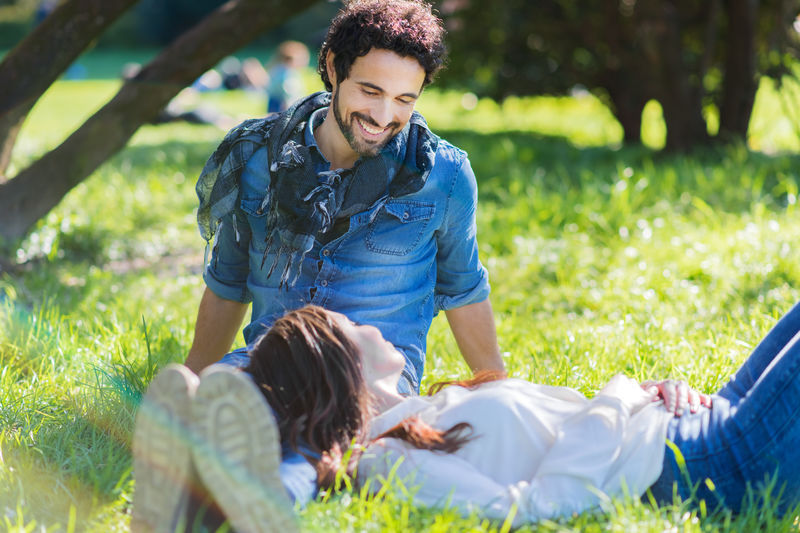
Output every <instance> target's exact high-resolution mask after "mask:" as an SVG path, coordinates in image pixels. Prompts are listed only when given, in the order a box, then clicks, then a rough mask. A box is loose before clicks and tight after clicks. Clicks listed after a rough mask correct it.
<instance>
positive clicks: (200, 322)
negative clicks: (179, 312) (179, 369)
mask: <svg viewBox="0 0 800 533" xmlns="http://www.w3.org/2000/svg"><path fill="white" fill-rule="evenodd" d="M248 305H249V304H246V303H241V302H235V301H232V300H226V299H224V298H220V297H219V296H217V295H216V294H214V292H213V291H212V290H211V289H209V288H208V287H206V290H205V292H203V298H202V299H201V300H200V308H199V309H198V311H197V322H196V323H195V326H194V341H193V342H192V347H191V349H190V350H189V355H188V356H187V357H186V366H187V367H189V369H191V370H192V371H193V372H195V373H198V374H199V373H200V371H201V370H203V369H204V368H205V367H207V366H208V365H211V364H213V363H216V362H217V361H219V360H220V359H221V358H222V356H223V355H225V354H226V353H228V350H230V348H231V345H232V344H233V340H234V339H235V338H236V334H237V333H238V332H239V328H240V327H241V325H242V320H243V319H244V315H245V313H246V312H247V307H248Z"/></svg>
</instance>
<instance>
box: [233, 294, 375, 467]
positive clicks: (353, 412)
mask: <svg viewBox="0 0 800 533" xmlns="http://www.w3.org/2000/svg"><path fill="white" fill-rule="evenodd" d="M246 371H247V372H249V373H250V374H251V375H252V377H253V379H254V381H255V382H256V384H257V385H258V386H259V387H260V389H261V392H262V393H263V394H264V397H265V398H266V400H267V402H268V403H269V405H270V406H271V407H272V409H273V410H274V411H275V415H276V418H277V422H278V429H279V430H280V435H281V440H283V441H284V442H288V443H289V445H290V446H291V447H292V448H294V449H296V450H298V451H301V452H302V450H303V447H301V446H300V444H302V445H303V446H304V447H307V448H308V449H309V450H310V451H311V452H313V453H314V454H317V455H322V454H323V453H325V452H327V451H329V450H332V449H335V448H339V449H342V450H344V449H347V448H348V447H349V446H350V442H351V441H352V439H353V437H355V436H357V435H358V434H359V433H360V432H361V429H362V428H363V427H364V425H365V423H366V420H367V419H368V416H369V413H370V395H369V392H368V390H367V388H366V382H365V381H364V375H363V371H362V368H361V358H360V357H359V354H358V350H357V349H356V346H355V345H354V344H353V343H352V341H350V339H349V338H347V336H346V335H345V334H344V333H343V332H342V330H341V329H340V328H339V327H338V326H337V325H336V323H335V322H334V321H333V318H332V317H331V315H330V314H329V313H328V312H327V311H325V310H324V309H322V308H320V307H316V306H306V307H303V308H301V309H298V310H296V311H292V312H289V313H287V314H286V315H284V316H283V317H281V318H280V319H278V320H277V321H276V322H275V324H274V325H273V326H272V327H271V328H270V329H269V331H267V333H266V334H264V335H263V336H262V337H260V338H259V339H258V340H257V341H256V343H255V346H254V347H253V348H252V350H251V352H250V364H249V366H248V367H247V368H246Z"/></svg>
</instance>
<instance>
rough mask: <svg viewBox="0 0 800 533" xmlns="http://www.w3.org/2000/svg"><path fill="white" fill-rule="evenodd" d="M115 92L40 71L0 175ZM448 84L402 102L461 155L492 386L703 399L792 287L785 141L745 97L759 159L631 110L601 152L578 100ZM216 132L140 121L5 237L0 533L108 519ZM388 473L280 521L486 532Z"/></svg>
mask: <svg viewBox="0 0 800 533" xmlns="http://www.w3.org/2000/svg"><path fill="white" fill-rule="evenodd" d="M118 84H119V82H117V81H115V80H106V81H88V82H59V83H58V84H56V86H55V87H54V88H53V89H52V90H51V91H50V92H49V93H48V94H47V95H46V97H45V99H44V100H43V101H42V102H41V104H40V105H39V106H37V108H36V110H35V111H34V114H33V115H32V117H31V119H30V120H29V121H28V122H27V123H26V124H25V127H24V129H23V132H22V138H21V140H20V145H19V146H20V150H19V151H18V152H17V153H16V154H15V165H16V168H19V167H20V166H23V165H25V164H26V163H27V162H29V161H30V160H31V159H32V158H33V157H35V156H37V155H38V154H40V153H41V152H42V151H44V150H46V149H48V148H50V147H52V146H54V145H56V144H57V143H58V142H60V139H62V138H63V137H64V136H65V135H66V134H67V133H68V132H69V130H70V129H71V128H73V127H74V126H75V125H77V124H80V122H81V121H82V120H83V119H84V118H85V117H86V116H87V115H88V114H89V113H91V112H92V110H93V109H96V108H97V106H98V105H100V103H102V102H103V101H104V100H105V99H107V98H108V97H109V96H111V95H112V94H113V93H114V91H115V90H116V88H117V87H118ZM762 94H763V95H765V96H763V97H762ZM462 96H463V95H461V94H460V93H454V92H439V91H436V90H430V91H426V92H425V94H424V95H423V97H422V100H421V101H420V110H421V111H422V112H423V113H424V114H425V115H426V117H427V118H428V120H429V122H430V124H431V126H432V127H433V129H434V130H435V131H436V132H437V133H440V134H441V135H442V136H443V137H444V138H446V139H448V140H449V141H451V142H452V143H453V144H455V145H457V146H459V147H461V148H464V149H465V150H467V151H468V152H469V155H470V161H471V164H472V166H473V168H474V170H475V173H476V176H477V178H478V183H479V206H478V238H479V242H480V254H481V259H482V261H483V263H484V265H486V267H487V268H488V270H489V273H490V279H491V282H492V296H491V298H492V303H493V307H494V310H495V314H496V319H497V326H498V337H499V340H500V344H501V348H502V350H503V352H504V358H505V361H506V364H507V366H508V368H509V370H510V372H511V374H512V375H515V376H517V377H522V378H529V379H533V380H535V381H538V382H542V383H547V384H552V385H568V386H571V387H575V388H577V389H579V390H580V391H582V392H584V393H587V394H593V393H594V392H595V391H596V390H597V389H598V388H600V386H602V385H603V384H604V382H605V381H606V380H607V379H608V378H609V377H611V376H612V375H614V374H616V373H618V372H625V373H627V374H630V375H632V376H634V377H637V378H641V379H644V378H651V377H666V376H671V377H677V378H684V379H687V380H689V381H690V382H692V383H694V384H696V385H698V386H699V388H700V389H703V390H706V391H712V390H715V389H716V388H717V387H719V386H720V385H721V384H722V383H724V381H725V380H726V379H727V376H728V375H729V374H730V373H731V372H732V371H733V369H735V368H736V367H737V365H738V364H739V363H740V362H741V361H742V360H743V359H744V358H745V357H746V355H747V354H748V353H749V352H750V350H751V349H752V348H753V346H754V345H755V343H756V342H757V341H758V340H759V338H760V337H761V336H762V335H763V334H764V333H765V332H766V331H767V330H768V329H769V328H770V327H771V326H772V325H773V324H774V322H775V320H776V318H777V317H778V316H780V314H782V313H783V312H784V311H786V310H787V309H788V308H789V307H790V306H791V305H792V304H793V303H794V302H796V301H797V300H798V299H800V246H797V243H798V242H800V227H799V226H798V224H797V222H796V221H797V215H798V207H797V200H798V198H797V197H798V186H800V170H798V169H800V156H798V155H797V154H796V153H790V152H786V153H783V152H782V151H784V150H790V149H792V147H796V146H797V144H792V143H796V142H797V137H796V132H795V133H791V132H790V131H789V129H787V127H786V124H785V121H783V118H782V115H781V112H780V105H779V104H776V103H775V101H774V97H771V96H770V95H769V93H768V92H767V91H766V90H765V89H763V87H762V93H759V100H758V102H757V112H756V115H755V117H754V123H753V124H754V125H753V127H752V128H751V130H752V131H751V138H750V144H751V147H754V148H763V149H764V150H765V151H768V152H770V153H772V152H776V153H777V155H769V154H765V153H758V152H752V151H749V150H747V149H746V148H745V147H744V146H731V147H725V148H714V149H709V150H703V151H698V152H696V153H693V154H689V155H666V154H660V153H658V152H656V151H654V150H653V149H652V147H654V146H658V143H659V142H661V143H663V129H661V130H659V127H660V126H659V123H658V120H660V118H659V116H658V115H659V110H658V109H657V108H655V107H653V106H649V107H648V109H647V110H646V116H647V117H648V118H646V119H645V126H644V131H645V140H646V143H647V144H648V145H649V146H650V147H648V146H640V147H622V146H619V142H620V139H621V135H622V133H621V130H620V129H619V126H618V125H617V124H616V122H614V121H613V118H611V115H610V114H609V113H608V112H607V110H605V109H604V108H603V107H602V106H601V105H600V103H599V101H597V100H596V99H595V98H593V97H591V96H588V95H584V96H581V97H579V98H538V99H532V98H525V99H508V100H507V101H505V102H504V103H502V104H496V103H494V102H490V101H488V100H478V101H474V100H473V99H470V98H466V99H464V98H463V97H462ZM203 98H204V100H203V101H204V102H208V103H212V104H214V105H218V106H220V107H221V108H223V109H224V110H225V112H227V113H230V114H232V115H236V114H237V113H247V114H251V115H258V114H260V113H261V112H262V110H263V105H262V104H263V102H260V101H259V100H258V98H255V97H252V96H251V95H246V94H243V93H237V92H232V93H215V94H209V95H204V96H203ZM465 105H466V106H467V107H468V108H469V109H468V108H467V107H465ZM762 115H766V117H765V118H763V119H762V118H760V117H761V116H762ZM662 126H663V124H662ZM773 126H774V127H773ZM223 135H224V131H222V130H220V129H217V128H214V127H210V126H191V125H186V124H169V125H166V126H147V127H144V128H142V129H141V130H140V131H139V132H138V133H137V134H136V135H135V137H134V139H133V142H132V144H131V145H130V146H129V147H127V148H126V149H125V150H123V151H122V152H120V153H119V154H117V155H116V156H115V157H114V158H112V159H111V160H110V161H109V162H107V163H106V164H105V165H103V166H102V167H101V168H100V169H99V170H98V171H97V172H95V173H94V174H93V175H92V176H91V177H90V178H89V179H87V180H86V181H84V182H83V183H81V184H80V185H79V186H77V187H76V188H75V189H74V190H73V191H71V192H70V194H69V195H68V196H67V197H66V198H65V199H64V200H63V201H62V202H61V203H60V204H59V205H58V207H57V208H56V209H54V210H53V211H52V212H51V213H50V214H49V215H48V216H47V217H45V219H44V220H42V221H41V222H40V223H39V224H38V225H37V226H36V228H35V229H34V230H33V232H32V233H31V234H30V235H29V236H28V237H27V238H26V239H25V240H24V241H23V242H22V243H21V245H20V247H19V251H17V252H16V257H15V258H14V259H15V260H16V261H17V263H18V264H17V265H16V268H17V270H16V271H14V272H13V273H0V369H1V370H0V455H2V459H0V513H4V515H3V516H5V520H6V522H3V518H2V517H0V529H2V527H3V526H4V525H7V524H9V523H11V524H13V525H16V524H18V523H19V524H21V527H20V528H19V529H20V530H24V527H27V526H30V524H33V523H34V522H35V524H34V526H31V527H29V529H35V530H37V531H38V530H42V531H63V530H66V529H67V528H68V525H69V524H70V523H74V524H76V530H91V531H112V530H115V531H116V530H119V531H122V530H124V529H125V528H126V527H127V521H128V514H127V513H128V511H129V504H130V500H131V498H132V494H133V489H134V482H133V480H132V479H131V475H130V451H129V440H130V435H131V432H132V425H133V417H134V414H135V408H136V405H137V403H138V401H139V398H140V395H141V393H142V391H143V390H145V389H146V387H147V384H148V383H149V381H150V380H151V379H152V377H153V375H154V374H155V373H156V372H157V371H158V369H160V368H162V367H163V366H164V365H166V364H167V363H169V362H171V361H182V360H183V359H184V357H185V354H186V352H187V351H188V348H189V345H190V343H191V337H192V331H193V326H194V318H195V313H196V308H197V303H198V301H199V298H200V294H201V292H202V290H203V282H202V279H201V277H200V272H201V269H202V261H203V251H204V247H205V243H204V242H203V241H202V239H201V238H200V237H199V235H198V233H197V229H196V221H195V215H194V210H195V209H196V203H197V198H196V194H195V191H194V183H195V180H196V177H197V175H198V174H199V172H200V169H201V168H202V166H203V164H204V163H205V161H206V158H207V157H208V156H209V155H210V153H211V151H212V150H213V149H214V147H215V145H216V144H217V143H218V142H219V140H220V139H221V138H222V136H223ZM659 139H660V140H659ZM242 343H243V340H242V338H241V334H240V335H239V337H238V338H237V340H236V345H237V346H240V345H242ZM427 371H428V373H427V375H426V377H425V380H424V383H423V389H425V388H427V387H428V386H429V385H430V384H431V383H433V382H435V381H439V380H442V379H450V378H454V377H463V376H465V375H467V372H468V371H467V368H466V365H465V364H464V362H463V360H462V359H461V358H460V356H459V354H458V349H457V347H456V345H455V341H454V340H453V338H452V335H451V334H450V332H449V330H448V328H447V324H446V321H445V319H444V317H442V316H439V317H437V318H436V319H435V320H434V324H433V327H432V329H431V333H430V335H429V338H428V353H427ZM401 481H402V480H393V481H392V482H390V484H389V485H388V486H387V489H386V491H384V493H383V496H382V497H381V498H378V499H374V498H366V497H365V496H364V495H363V494H362V493H361V492H359V491H358V490H357V489H356V490H344V491H342V492H340V493H336V494H332V495H330V496H329V497H328V498H329V499H328V500H326V501H320V502H316V503H314V504H312V505H311V506H309V508H308V509H306V510H305V511H303V512H302V514H301V521H302V524H303V525H304V526H305V528H306V529H309V530H315V531H333V530H335V531H385V530H391V531H400V530H402V531H409V530H425V531H454V530H459V531H460V530H465V531H503V530H504V529H503V524H499V523H493V522H489V521H487V520H482V519H480V518H478V517H475V516H473V517H467V518H464V517H461V516H460V515H458V514H457V513H456V512H455V511H453V510H447V511H439V510H433V509H421V508H417V507H414V506H413V505H411V504H410V503H409V502H408V500H407V495H408V492H409V491H413V487H412V486H403V484H402V483H401ZM70 513H73V514H70ZM71 516H72V517H74V518H71ZM71 520H73V522H70V521H71ZM775 520H777V519H776V517H775V515H774V513H773V512H772V511H770V510H766V511H763V510H761V509H759V508H756V507H753V508H752V509H750V510H748V512H747V513H745V515H744V516H742V517H738V518H732V517H730V516H725V515H719V514H716V515H713V514H709V515H704V514H702V513H700V512H699V511H696V510H692V509H691V508H690V507H689V506H688V504H687V503H686V502H678V503H677V504H676V505H675V506H663V507H660V508H653V507H652V506H651V505H649V504H647V503H643V502H641V501H639V500H638V499H634V500H630V501H614V502H608V505H607V506H605V507H604V508H603V509H601V510H599V511H597V512H591V513H584V514H582V515H580V516H575V517H569V518H565V519H562V520H559V521H553V522H543V523H541V524H539V525H538V526H537V527H536V528H534V527H527V528H523V529H522V530H521V531H532V530H534V529H536V530H543V531H566V530H572V531H606V530H612V531H631V530H644V531H664V530H675V531H677V530H681V531H692V532H694V531H701V530H702V531H707V530H716V529H720V530H725V531H751V530H756V529H758V528H762V529H763V528H765V527H766V526H765V524H769V528H767V529H768V530H770V531H773V530H781V531H787V530H790V529H791V527H790V525H791V524H789V526H787V525H786V524H784V523H783V522H781V523H777V522H775ZM15 527H16V526H15ZM795 530H796V527H795Z"/></svg>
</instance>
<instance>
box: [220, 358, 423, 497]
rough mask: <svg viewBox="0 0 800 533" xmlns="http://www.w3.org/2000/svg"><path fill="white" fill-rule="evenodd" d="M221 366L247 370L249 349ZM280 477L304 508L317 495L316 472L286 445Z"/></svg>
mask: <svg viewBox="0 0 800 533" xmlns="http://www.w3.org/2000/svg"><path fill="white" fill-rule="evenodd" d="M219 364H226V365H231V366H234V367H236V368H245V367H246V366H247V365H248V364H250V356H249V355H247V348H239V349H237V350H234V351H232V352H231V353H229V354H227V355H225V357H223V358H222V359H220V361H219ZM397 390H398V391H399V392H400V394H403V395H406V396H408V395H410V394H412V393H413V392H412V391H413V390H414V389H413V387H412V385H411V383H410V382H409V381H408V380H407V379H405V377H402V378H401V379H400V382H399V383H398V384H397ZM303 452H304V453H306V454H308V455H310V456H315V455H316V454H315V453H314V452H312V451H311V450H306V449H304V450H303ZM280 475H281V481H282V482H283V486H284V488H285V489H286V492H287V493H288V494H289V497H290V498H291V499H292V501H293V502H294V503H295V504H298V505H300V506H301V507H302V506H304V505H305V504H307V503H308V502H309V501H311V500H312V499H313V498H314V497H315V496H316V495H317V472H316V470H315V469H314V467H313V466H312V465H311V464H310V463H309V462H308V461H307V460H306V458H305V457H303V455H302V454H300V453H298V452H297V451H295V450H293V449H291V448H290V447H289V446H288V445H287V444H286V443H283V445H282V446H281V467H280Z"/></svg>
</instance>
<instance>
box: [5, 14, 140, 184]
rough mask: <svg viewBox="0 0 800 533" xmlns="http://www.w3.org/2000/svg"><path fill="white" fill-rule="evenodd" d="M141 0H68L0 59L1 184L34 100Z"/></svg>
mask: <svg viewBox="0 0 800 533" xmlns="http://www.w3.org/2000/svg"><path fill="white" fill-rule="evenodd" d="M136 1H137V0H68V1H66V2H63V3H61V4H59V5H58V7H56V9H55V10H54V11H53V12H52V13H50V15H49V16H48V17H47V18H45V19H44V20H43V21H42V22H41V24H39V25H38V26H36V27H35V28H34V29H33V30H32V31H31V32H30V33H29V34H28V35H27V36H26V37H25V38H24V39H23V40H22V41H20V42H19V44H17V46H15V47H14V49H13V50H11V52H9V53H8V55H6V57H5V58H4V59H3V62H2V63H0V87H2V88H3V90H2V92H0V183H2V182H3V181H5V179H4V175H5V172H6V169H7V168H8V164H9V162H10V161H11V152H12V150H13V148H14V142H15V141H16V138H17V134H18V133H19V130H20V127H21V126H22V123H23V122H24V121H25V117H26V116H28V112H29V111H30V110H31V108H32V107H33V104H35V103H36V101H37V100H38V99H39V97H41V96H42V94H43V93H44V92H45V91H46V90H47V88H48V87H50V85H52V83H53V82H54V81H55V80H56V79H57V78H58V76H59V75H60V74H61V73H62V72H64V70H66V68H67V67H69V66H70V65H71V64H72V62H73V61H75V59H77V57H78V56H79V55H80V54H81V52H83V51H84V50H85V49H86V48H87V47H88V46H89V44H90V43H91V42H92V41H93V40H94V39H95V38H97V36H98V35H100V34H101V33H103V30H105V29H106V28H107V27H108V26H109V25H110V24H111V23H112V22H114V21H115V20H116V19H118V18H119V17H120V15H122V14H123V13H124V12H125V11H126V10H127V9H128V8H130V7H131V6H132V5H133V4H135V3H136Z"/></svg>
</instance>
